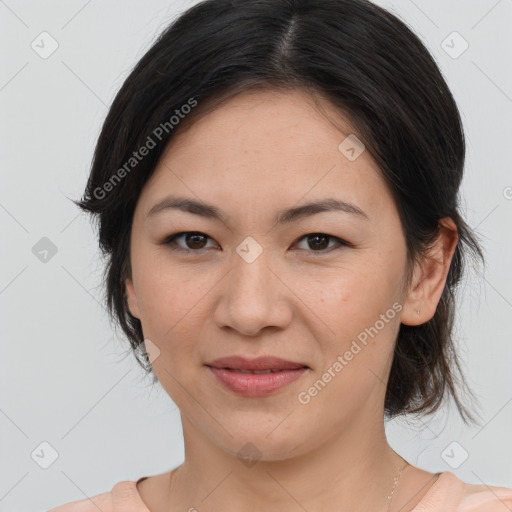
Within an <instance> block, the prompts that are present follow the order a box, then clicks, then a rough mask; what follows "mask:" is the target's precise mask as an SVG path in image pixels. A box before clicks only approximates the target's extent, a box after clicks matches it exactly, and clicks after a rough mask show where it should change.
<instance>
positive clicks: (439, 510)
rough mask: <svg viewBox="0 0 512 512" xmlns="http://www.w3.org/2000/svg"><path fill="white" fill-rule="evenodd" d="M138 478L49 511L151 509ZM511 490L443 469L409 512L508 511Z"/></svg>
mask: <svg viewBox="0 0 512 512" xmlns="http://www.w3.org/2000/svg"><path fill="white" fill-rule="evenodd" d="M145 478H147V477H143V478H140V479H139V480H137V481H128V480H127V481H123V482H118V483H117V484H115V485H114V487H113V488H112V490H111V491H110V492H104V493H103V494H98V495H97V496H93V497H92V498H90V499H89V498H86V499H83V500H80V501H73V502H71V503H66V504H64V505H60V506H59V507H57V508H53V509H51V510H49V511H48V512H98V509H100V510H102V512H151V511H150V510H149V509H148V508H147V507H146V505H145V504H144V502H143V501H142V498H141V497H140V494H139V493H138V492H137V483H138V482H140V481H141V480H144V479H145ZM511 511H512V489H508V488H505V487H489V486H487V485H478V484H466V483H464V482H463V481H462V480H460V479H459V478H458V477H457V476H456V475H454V474H453V473H451V472H450V471H445V472H443V473H441V474H440V475H439V478H438V479H437V480H436V482H435V483H434V484H433V485H432V487H431V488H430V489H429V490H428V492H427V494H425V496H423V498H422V499H421V501H420V502H419V503H418V504H417V505H416V507H414V509H413V511H412V512H511Z"/></svg>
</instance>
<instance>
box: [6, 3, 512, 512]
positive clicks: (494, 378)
mask: <svg viewBox="0 0 512 512" xmlns="http://www.w3.org/2000/svg"><path fill="white" fill-rule="evenodd" d="M193 3H195V2H185V1H180V2H176V1H175V2H166V1H163V0H159V1H157V0H153V1H151V2H136V1H133V0H130V1H124V2H114V1H112V0H108V1H101V2H100V1H99V0H89V1H83V0H73V1H66V2H64V1H61V2H56V1H48V2H35V1H23V0H6V1H2V0H0V34H2V36H1V37H2V44H1V46H0V48H1V50H0V51H1V52H2V66H1V68H0V107H1V119H2V122H1V123H0V130H1V133H0V141H1V143H0V151H1V153H0V158H1V173H2V186H1V188H0V226H1V229H2V232H1V237H2V244H1V246H0V247H1V261H2V264H1V268H0V308H1V322H0V329H1V331H0V332H1V340H2V358H1V362H0V365H1V382H0V386H1V389H2V394H1V403H0V428H1V439H2V450H1V454H0V460H1V461H2V466H1V470H0V471H1V473H0V511H7V510H9V511H13V510H22V509H23V510H34V511H36V510H39V511H42V510H47V509H49V508H51V507H54V506H57V505H58V504H62V503H65V502H68V501H72V500H78V499H83V498H85V497H86V496H92V495H95V494H98V493H101V492H104V491H107V490H110V489H111V488H112V486H113V485H114V483H116V482H118V481H120V480H125V479H132V480H135V479H137V478H139V477H141V476H146V475H152V474H157V473H160V472H163V471H166V470H168V469H170V468H172V467H175V466H177V465H179V464H180V463H181V462H182V460H183V455H184V452H183V443H182V432H181V424H180V417H179V411H178V410H177V408H176V406H175V405H174V403H173V402H172V401H171V400H170V398H169V397H168V396H167V395H166V394H165V392H164V391H162V390H161V388H159V387H157V388H156V389H154V390H151V389H150V388H149V379H147V378H144V377H143V375H142V371H141V370H140V369H139V367H138V366H137V365H136V363H135V362H134V360H133V359H132V357H131V356H130V355H129V351H128V349H127V343H126V342H125V341H124V340H123V339H122V337H120V336H119V335H117V334H116V333H115V332H114V331H113V329H112V327H111V326H110V324H109V321H108V318H107V316H106V314H105V312H104V310H103V308H102V307H101V305H100V300H101V281H100V277H101V269H102V263H101V260H100V258H99V251H98V249H97V244H96V239H95V232H94V230H93V228H92V227H91V225H90V223H89V220H88V219H87V218H86V216H85V215H83V214H79V212H78V210H77V208H76V207H75V206H74V205H73V203H71V201H70V200H69V199H67V197H69V198H78V197H80V195H81V193H82V191H83V187H84V185H85V182H86V177H87V175H88V171H89V166H90V163H91V157H92V152H93V148H94V143H95V140H96V138H97V136H98V133H99V130H100V126H101V123H102V121H103V119H104V117H105V115H106V113H107V109H108V106H109V105H110V103H111V102H112V100H113V98H114V95H115V93H116V92H117V90H118V89H119V87H120V86H121V84H122V82H123V80H124V79H125V78H126V76H127V75H128V73H129V71H130V69H131V68H132V66H133V65H134V64H135V63H136V62H137V60H138V59H139V58H140V57H141V56H142V55H143V54H144V52H145V51H146V50H147V49H148V47H149V45H150V44H151V43H152V42H153V41H154V40H155V38H156V36H157V35H158V34H159V32H160V31H161V30H162V29H163V28H164V27H165V26H166V25H167V24H168V23H169V22H170V21H171V19H172V18H174V16H175V15H176V14H177V13H179V12H182V11H183V10H184V9H185V8H186V7H188V6H190V5H192V4H193ZM378 3H379V4H381V5H384V6H386V7H388V8H390V9H391V10H393V11H394V12H395V13H396V14H398V15H399V16H400V17H402V19H404V20H405V21H406V22H407V23H408V24H409V25H410V26H411V27H412V28H413V29H414V30H415V31H416V33H418V34H419V35H420V37H421V38H422V40H423V41H424V42H425V43H426V45H427V46H428V47H429V49H430V50H431V52H432V53H433V55H434V57H435V59H436V61H437V62H438V64H439V66H440V67H441V69H442V71H443V73H444V75H445V77H446V79H447V81H448V84H449V85H450V87H451V89H452V91H453V93H454V95H455V98H456V100H457V102H458V104H459V106H460V109H461V112H462V115H463V120H464V124H465V129H466V134H467V143H468V160H467V166H466V176H465V180H464V184H463V199H464V201H463V204H464V211H465V215H466V217H467V220H468V221H469V223H470V225H471V226H473V227H474V228H477V230H478V233H479V234H480V236H481V238H482V241H483V244H484V248H485V252H486V257H487V261H488V266H487V270H486V272H485V274H484V275H483V276H478V275H477V274H476V273H473V274H472V277H471V278H470V279H468V280H466V282H465V284H464V286H463V287H462V289H461V292H462V293H461V294H462V297H463V302H462V304H461V309H460V312H459V314H458V316H457V339H458V343H459V346H460V351H461V353H462V356H463V360H464V363H465V370H466V373H467V375H468V379H469V382H470V384H471V385H472V387H473V389H474V391H475V392H476V393H477V394H478V395H479V396H480V397H481V402H482V405H483V407H482V411H481V415H482V418H483V424H482V426H479V427H473V428H467V427H464V425H463V424H462V422H461V421H460V419H459V418H458V417H457V415H456V414H455V413H454V412H453V411H452V410H450V409H448V408H445V409H443V411H441V413H440V414H437V415H436V416H435V417H433V418H431V419H430V420H428V421H427V420H426V419H424V420H422V421H414V422H413V421H412V420H410V421H409V422H407V423H406V422H405V421H404V420H400V421H392V422H390V423H389V424H388V425H387V432H388V435H389V439H390V442H391V444H392V445H393V447H394V448H395V449H396V450H397V451H399V453H401V454H402V455H403V456H404V457H406V458H408V460H409V461H410V462H411V463H413V464H417V465H420V466H421V467H423V468H425V469H428V470H430V471H446V470H450V471H453V472H454V473H455V474H456V475H458V476H459V477H460V478H462V479H464V480H465V481H467V482H471V483H482V482H485V483H487V484H490V485H502V486H507V487H512V446H511V443H510V439H511V437H510V433H511V420H512V404H511V402H512V372H511V371H510V368H511V361H512V357H511V356H512V343H510V334H509V332H510V331H509V325H508V321H509V319H510V317H511V314H512V292H511V288H512V286H511V285H512V271H511V268H510V260H511V258H510V255H511V254H512V237H511V234H510V220H511V216H512V173H511V170H510V158H509V153H510V141H511V139H512V130H511V120H512V99H511V97H512V74H511V72H510V62H511V60H510V57H511V53H512V52H511V47H512V39H511V31H510V27H511V26H512V1H510V0H500V1H497V0H478V1H477V0H471V1H469V0H450V1H446V0H435V1H432V0H429V1H426V0H423V1H420V0H416V1H414V2H413V1H412V0H397V1H380V2H378ZM44 31H46V32H48V33H49V34H50V36H40V34H41V33H42V32H44ZM454 31H456V32H458V33H459V34H460V36H461V37H462V38H463V39H461V38H459V37H458V36H457V35H455V36H453V35H451V34H452V33H453V32H454ZM50 37H51V38H53V40H55V41H56V42H57V44H58V48H57V50H56V51H55V52H54V53H53V54H51V55H50V56H47V58H42V56H41V52H43V51H49V50H51V44H52V39H50ZM464 40H465V41H467V43H468V44H469V47H468V48H467V50H466V51H464V52H463V53H461V51H462V50H463V49H464V47H465V44H464ZM443 41H444V43H443ZM33 42H34V43H33ZM32 44H33V45H34V46H35V47H36V48H37V52H36V49H33V48H32V46H31V45H32ZM36 45H37V46H36ZM38 52H39V53H38ZM459 53H461V54H460V55H459ZM454 57H456V58H454ZM66 196H67V197H66ZM43 237H47V238H48V239H49V240H50V241H51V244H53V246H55V249H56V250H57V252H56V253H55V254H52V251H51V247H50V249H49V252H48V253H47V255H46V256H44V253H43V252H41V251H42V250H44V249H45V248H46V249H48V247H49V245H50V244H49V242H48V240H43V241H40V240H41V239H42V238H43ZM36 244H38V245H36ZM34 246H35V247H36V248H35V249H33V248H34ZM55 249H54V250H55ZM34 252H35V254H34ZM44 257H46V260H47V261H46V262H43V261H41V258H44ZM41 443H49V445H51V447H49V446H48V445H45V444H43V445H41ZM452 443H456V444H452ZM53 450H55V452H56V453H55V454H54V452H53ZM54 456H56V457H57V458H56V460H54V461H53V458H55V457H54ZM466 456H467V459H466V460H464V459H465V457H466ZM45 465H49V467H48V468H47V469H43V468H42V467H41V466H45Z"/></svg>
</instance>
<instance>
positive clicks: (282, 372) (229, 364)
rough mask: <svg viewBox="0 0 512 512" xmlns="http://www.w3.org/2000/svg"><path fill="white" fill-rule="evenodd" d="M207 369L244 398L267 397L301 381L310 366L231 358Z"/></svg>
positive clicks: (271, 359) (269, 358)
mask: <svg viewBox="0 0 512 512" xmlns="http://www.w3.org/2000/svg"><path fill="white" fill-rule="evenodd" d="M206 366H208V367H209V368H210V370H211V371H212V373H213V374H214V375H215V377H217V379H218V380H219V381H220V382H221V383H222V384H223V385H224V386H225V387H226V388H228V389H230V390H231V391H233V392H234V393H238V394H239V395H243V396H264V395H268V394H270V393H273V392H274V391H276V390H278V389H281V388H283V387H285V386H287V385H288V384H290V383H291V382H293V381H294V380H296V379H298V378H299V377H300V376H301V375H302V374H303V373H304V372H305V371H306V370H307V369H308V367H307V366H306V365H305V364H303V363H296V362H293V361H287V360H285V359H281V358H279V357H274V356H261V357H257V358H255V359H247V358H245V357H242V356H231V357H223V358H220V359H216V360H215V361H212V362H211V363H208V364H207V365H206ZM240 370H246V371H248V370H278V371H276V372H274V373H263V374H256V373H242V372H240Z"/></svg>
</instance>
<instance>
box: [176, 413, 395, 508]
mask: <svg viewBox="0 0 512 512" xmlns="http://www.w3.org/2000/svg"><path fill="white" fill-rule="evenodd" d="M182 421H183V432H184V439H185V462H184V463H183V464H182V466H180V467H179V469H178V470H177V471H176V473H175V475H174V478H173V485H172V492H171V495H170V499H169V503H170V504H172V505H173V506H177V507H178V508H180V507H183V510H189V509H191V507H196V508H197V509H199V510H200V509H201V508H203V509H204V510H223V511H225V512H235V511H236V512H238V511H240V510H266V511H268V512H273V511H274V510H275V511H276V512H277V511H282V510H289V509H290V508H291V507H298V506H300V507H301V508H303V509H305V510H307V511H308V512H325V511H327V510H333V511H334V510H336V511H337V512H340V511H347V512H348V511H350V512H354V511H357V512H359V511H361V512H363V511H370V510H371V511H372V512H380V511H382V512H385V511H386V510H387V507H386V500H387V497H388V495H389V493H390V492H391V489H392V487H393V484H394V477H395V476H397V474H398V472H399V470H400V468H401V466H402V465H403V460H402V459H401V457H400V456H398V455H397V454H396V453H395V452H394V451H393V450H392V448H391V447H390V446H389V444H388V442H387V440H386V436H385V431H384V421H383V416H382V418H381V421H376V419H375V418H373V421H372V418H360V421H358V422H357V423H353V424H352V425H351V426H350V427H348V428H345V427H344V426H343V427H340V428H339V429H333V430H336V432H335V433H333V436H332V438H330V439H321V440H318V439H317V440H315V443H314V446H313V445H312V447H311V449H308V450H303V451H301V452H298V451H297V450H295V453H296V455H295V456H291V457H287V458H280V459H279V460H276V459H277V458H276V457H273V458H272V460H268V458H267V460H265V459H266V457H265V455H263V457H262V459H260V460H258V461H257V462H256V463H255V464H253V465H249V464H245V463H244V462H242V460H241V459H240V458H238V457H237V455H236V452H235V453H234V454H231V453H229V451H228V450H226V449H222V448H220V447H219V446H218V445H217V444H214V443H212V441H211V440H210V439H209V438H207V437H206V436H204V434H203V433H202V432H201V431H199V430H197V429H196V428H195V426H194V425H193V424H191V423H190V422H189V421H188V420H187V419H186V418H184V417H182ZM369 425H370V426H371V427H369ZM243 444H245V443H241V446H242V445H243ZM255 444H256V443H255ZM185 507H186V508H185ZM297 510H299V509H298V508H297Z"/></svg>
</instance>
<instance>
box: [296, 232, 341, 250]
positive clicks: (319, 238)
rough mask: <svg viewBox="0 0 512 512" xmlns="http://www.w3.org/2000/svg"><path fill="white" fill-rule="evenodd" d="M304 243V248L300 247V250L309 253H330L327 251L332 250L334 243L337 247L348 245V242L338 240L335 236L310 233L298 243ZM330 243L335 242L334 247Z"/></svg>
mask: <svg viewBox="0 0 512 512" xmlns="http://www.w3.org/2000/svg"><path fill="white" fill-rule="evenodd" d="M302 241H305V242H306V245H307V246H306V247H305V248H304V247H301V249H304V250H306V251H309V252H319V253H323V252H330V251H328V250H327V249H331V248H333V247H334V246H335V245H336V243H337V244H338V245H347V246H348V245H350V244H349V243H348V242H345V241H344V240H342V239H341V238H338V237H336V236H332V235H327V234H325V233H310V234H308V235H304V236H303V237H301V238H300V239H299V242H302ZM330 241H335V244H334V246H333V245H329V242H330Z"/></svg>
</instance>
